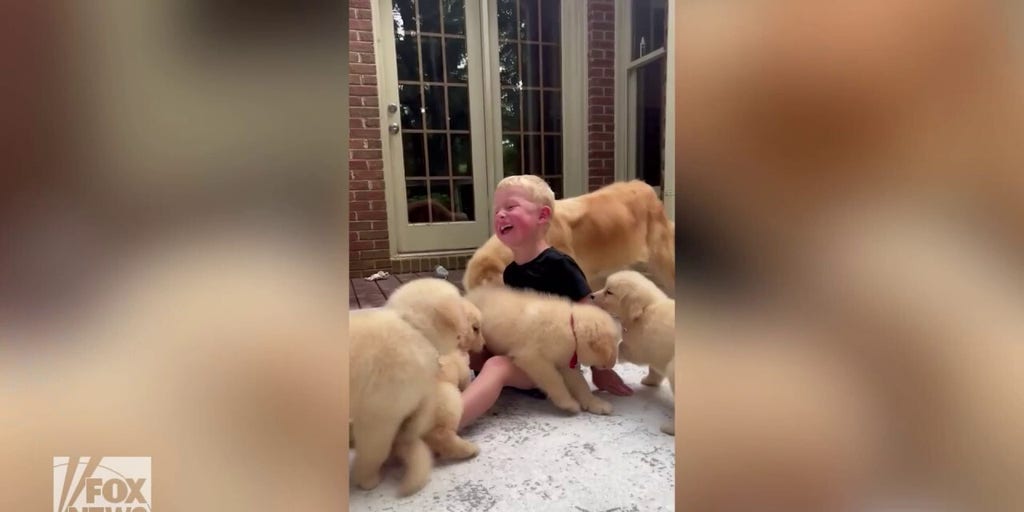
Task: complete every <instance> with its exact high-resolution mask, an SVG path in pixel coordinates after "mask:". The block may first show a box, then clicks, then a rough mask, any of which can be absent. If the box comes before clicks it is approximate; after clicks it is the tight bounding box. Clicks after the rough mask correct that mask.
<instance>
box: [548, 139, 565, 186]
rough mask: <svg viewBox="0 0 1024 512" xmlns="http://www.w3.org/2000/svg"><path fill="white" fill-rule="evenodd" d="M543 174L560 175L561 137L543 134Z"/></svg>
mask: <svg viewBox="0 0 1024 512" xmlns="http://www.w3.org/2000/svg"><path fill="white" fill-rule="evenodd" d="M544 174H546V175H549V176H551V175H556V176H560V175H562V137H561V136H560V135H545V136H544Z"/></svg>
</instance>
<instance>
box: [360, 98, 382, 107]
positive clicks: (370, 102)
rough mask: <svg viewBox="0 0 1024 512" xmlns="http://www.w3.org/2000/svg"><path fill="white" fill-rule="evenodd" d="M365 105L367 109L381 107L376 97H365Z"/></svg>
mask: <svg viewBox="0 0 1024 512" xmlns="http://www.w3.org/2000/svg"><path fill="white" fill-rule="evenodd" d="M363 105H365V106H367V107H376V106H379V105H380V103H378V100H377V97H376V96H374V97H367V96H364V97H363Z"/></svg>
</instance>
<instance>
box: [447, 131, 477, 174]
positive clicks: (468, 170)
mask: <svg viewBox="0 0 1024 512" xmlns="http://www.w3.org/2000/svg"><path fill="white" fill-rule="evenodd" d="M451 139H452V174H453V175H454V176H466V177H468V176H472V174H473V148H472V146H471V145H470V139H469V135H452V136H451Z"/></svg>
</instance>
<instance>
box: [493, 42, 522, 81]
mask: <svg viewBox="0 0 1024 512" xmlns="http://www.w3.org/2000/svg"><path fill="white" fill-rule="evenodd" d="M498 64H499V66H500V67H499V69H500V70H501V80H500V81H501V85H515V86H518V85H519V45H518V44H516V43H501V45H500V46H499V48H498Z"/></svg>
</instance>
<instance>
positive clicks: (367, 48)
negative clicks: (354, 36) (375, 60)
mask: <svg viewBox="0 0 1024 512" xmlns="http://www.w3.org/2000/svg"><path fill="white" fill-rule="evenodd" d="M348 51H350V52H356V53H373V43H365V42H361V41H352V42H351V43H349V44H348Z"/></svg>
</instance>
